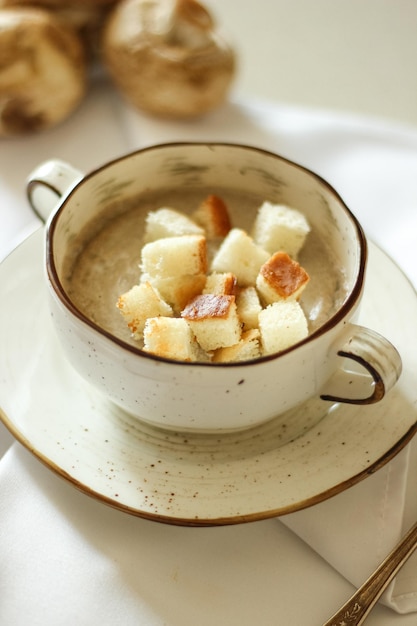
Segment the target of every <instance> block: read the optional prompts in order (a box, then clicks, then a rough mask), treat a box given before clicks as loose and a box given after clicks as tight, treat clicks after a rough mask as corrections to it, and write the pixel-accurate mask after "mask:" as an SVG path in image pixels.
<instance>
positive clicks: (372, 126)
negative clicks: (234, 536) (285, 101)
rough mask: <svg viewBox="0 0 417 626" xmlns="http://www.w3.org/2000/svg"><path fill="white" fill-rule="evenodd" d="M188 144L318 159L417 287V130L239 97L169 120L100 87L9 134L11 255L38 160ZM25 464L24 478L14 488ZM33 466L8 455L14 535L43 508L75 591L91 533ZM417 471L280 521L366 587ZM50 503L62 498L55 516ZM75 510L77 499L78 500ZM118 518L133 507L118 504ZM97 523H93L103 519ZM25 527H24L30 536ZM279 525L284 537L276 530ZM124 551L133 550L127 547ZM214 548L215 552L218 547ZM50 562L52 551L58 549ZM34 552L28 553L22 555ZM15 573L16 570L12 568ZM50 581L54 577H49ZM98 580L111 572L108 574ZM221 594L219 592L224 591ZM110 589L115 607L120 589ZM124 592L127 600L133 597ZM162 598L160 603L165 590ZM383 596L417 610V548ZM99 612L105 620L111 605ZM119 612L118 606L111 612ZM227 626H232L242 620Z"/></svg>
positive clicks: (416, 463)
mask: <svg viewBox="0 0 417 626" xmlns="http://www.w3.org/2000/svg"><path fill="white" fill-rule="evenodd" d="M187 140H190V141H191V140H212V141H214V140H219V141H236V142H239V143H246V144H250V145H256V146H259V147H262V148H266V149H269V150H273V151H275V152H277V153H280V154H282V155H283V156H286V157H288V158H290V159H293V160H296V161H298V162H300V163H302V164H304V165H306V166H308V167H310V168H311V169H313V170H314V171H316V172H317V173H319V174H321V175H322V176H324V177H325V178H327V179H328V180H329V182H330V183H332V184H333V185H334V186H335V187H336V189H337V190H338V191H339V192H340V193H341V195H342V197H344V199H345V200H346V202H347V204H348V205H349V206H351V208H352V209H353V210H354V212H355V213H356V214H357V216H358V217H359V219H360V220H361V222H362V224H363V225H364V227H365V229H366V230H367V231H368V234H370V236H371V237H372V238H373V239H374V240H375V241H376V242H377V243H379V244H380V245H381V246H382V247H384V248H385V250H387V251H388V252H389V253H390V254H391V256H392V257H393V258H395V260H396V261H397V262H398V263H399V265H400V266H402V267H403V269H405V270H406V272H407V273H408V275H409V276H410V278H411V279H412V280H413V281H414V284H415V285H417V263H416V250H415V244H416V233H417V211H416V204H417V177H416V175H415V172H416V171H417V131H414V130H412V129H406V128H396V129H394V130H392V129H391V128H390V127H388V126H386V125H384V124H382V123H378V122H371V121H367V120H365V121H363V120H357V119H354V118H351V119H346V118H341V117H339V116H333V115H330V114H327V113H321V112H313V111H306V110H302V109H300V110H296V109H292V108H288V107H279V106H272V105H271V106H268V105H264V104H261V103H252V104H242V103H239V102H237V101H236V102H231V103H230V104H228V105H226V106H225V107H223V108H221V109H219V110H217V111H215V112H214V113H212V114H211V115H209V116H207V117H205V118H204V119H201V120H195V121H189V122H167V121H160V120H155V119H152V118H149V117H147V116H144V115H141V114H139V113H137V112H136V111H133V110H132V109H131V108H129V107H128V106H126V105H124V104H123V103H122V102H121V101H120V100H119V99H118V98H117V97H115V96H114V95H113V94H112V93H108V92H107V91H106V89H105V86H104V85H100V84H98V85H96V86H95V87H94V88H93V90H92V92H91V94H90V97H89V99H88V100H87V102H86V103H85V105H84V106H83V107H82V108H81V109H80V110H79V112H78V113H77V114H76V115H75V116H73V118H72V119H71V120H69V121H68V123H66V124H64V125H62V126H60V127H59V128H57V129H54V130H52V131H49V132H47V133H44V134H42V135H40V136H37V137H33V138H25V139H21V140H20V139H19V140H10V141H5V143H4V144H3V145H2V147H1V148H0V159H1V162H0V176H1V178H0V181H1V184H0V194H1V196H0V199H1V202H0V220H1V221H2V222H3V223H6V222H7V223H8V229H6V230H4V231H2V230H0V250H1V252H2V253H4V252H6V251H8V250H9V249H11V248H12V247H13V245H15V243H16V241H17V240H19V239H21V238H22V237H23V236H24V235H25V234H26V233H27V232H28V230H31V229H32V230H33V229H34V228H35V227H36V226H37V225H38V222H37V220H36V219H35V218H34V217H33V216H32V214H31V212H30V210H29V209H28V207H27V202H26V199H25V192H24V179H25V178H26V176H27V175H28V174H29V172H30V171H31V169H32V168H33V167H35V166H36V165H37V164H38V163H39V162H41V161H43V160H45V159H47V158H54V157H57V158H61V159H64V160H67V161H69V162H71V164H72V165H74V166H76V167H79V168H80V169H81V170H84V171H88V170H90V169H92V168H94V167H96V166H98V165H100V164H101V163H104V162H105V161H107V160H109V159H112V158H115V157H117V156H119V155H120V154H122V153H124V152H126V151H130V150H134V149H136V148H140V147H143V146H146V145H150V144H155V143H163V142H169V141H187ZM399 210H401V216H402V217H401V222H400V223H399V221H398V220H397V218H396V215H397V211H399ZM2 233H4V236H3V234H2ZM0 406H1V399H0ZM0 434H1V433H0ZM5 447H6V446H5ZM17 461H18V464H17V466H18V467H19V468H20V470H19V471H20V474H19V476H18V479H16V481H15V482H14V483H13V484H11V483H10V480H11V479H12V477H13V475H14V474H13V468H16V462H17ZM19 463H20V465H19ZM33 463H36V461H33ZM22 464H23V465H22ZM24 464H25V462H24V461H22V458H19V453H18V452H17V451H16V449H15V446H13V447H12V448H11V450H9V452H7V453H6V456H5V457H4V459H3V460H2V461H1V462H0V484H1V486H2V488H3V489H6V488H7V493H5V492H3V493H4V494H5V497H2V498H1V499H0V520H2V518H3V519H6V520H7V524H6V525H5V526H3V528H5V529H7V528H8V530H9V531H10V529H11V528H12V524H13V522H12V519H13V513H15V514H16V517H20V516H21V513H22V511H23V512H25V514H27V515H30V511H31V510H32V508H33V506H34V505H35V504H36V507H35V510H36V512H37V515H38V516H39V518H38V523H39V524H43V523H44V524H45V529H44V530H45V533H48V537H49V538H50V540H51V541H53V540H54V533H55V531H56V532H58V535H57V536H58V537H59V538H60V541H65V542H67V545H68V554H69V555H70V556H69V559H68V560H67V561H66V562H63V563H61V565H60V566H61V567H62V568H63V569H62V579H60V580H57V584H59V585H62V586H63V591H66V589H65V576H66V575H67V574H69V575H70V574H71V572H70V571H69V569H68V568H71V551H72V550H74V553H75V554H82V553H83V548H84V547H86V546H83V545H81V544H82V543H83V541H86V539H85V537H81V536H79V537H77V536H75V535H74V532H73V531H74V527H73V522H74V520H73V519H72V517H73V516H75V511H71V510H70V508H69V509H68V508H67V509H65V506H64V504H63V502H62V501H61V500H60V499H59V498H58V500H57V498H56V496H55V495H53V494H52V491H51V494H49V493H48V490H47V489H46V490H43V492H42V493H43V496H44V500H37V501H36V503H34V502H33V501H32V500H31V498H32V497H33V492H32V487H31V482H30V480H31V478H30V477H31V472H30V468H26V469H27V471H26V470H25V471H24V472H23V474H22V473H21V471H22V470H21V468H22V467H23V466H24ZM416 477H417V451H416V444H415V443H414V442H412V443H411V444H409V445H408V446H407V447H406V448H405V449H404V450H403V451H402V452H401V453H400V454H399V455H398V456H397V457H396V458H395V459H393V460H392V461H391V462H390V463H388V464H387V465H386V466H385V467H384V468H382V469H381V470H380V471H378V472H377V473H376V474H374V475H373V476H371V477H369V478H368V479H367V480H365V481H363V482H362V483H360V484H358V485H356V486H354V487H352V488H351V489H349V490H348V491H346V492H344V493H341V494H339V495H337V496H336V497H334V498H332V499H330V500H328V501H326V502H324V503H322V504H319V505H316V506H314V507H312V508H310V509H307V510H304V511H300V512H297V513H294V514H291V515H288V516H286V517H285V518H284V517H283V518H280V519H279V520H278V523H283V524H285V525H286V526H287V527H288V528H290V529H292V530H293V531H294V532H295V533H297V534H298V535H299V536H300V537H301V538H303V539H304V540H305V541H306V542H307V543H308V544H309V545H310V546H311V547H312V548H313V549H314V550H315V551H317V553H319V554H320V555H322V556H323V558H324V559H326V560H327V561H328V562H329V563H330V564H331V565H332V566H333V567H334V568H335V569H336V570H337V571H338V572H340V573H341V574H342V575H343V576H345V577H346V578H347V579H348V580H349V581H351V582H352V583H353V584H354V585H355V586H357V585H359V584H361V583H362V582H363V580H364V579H365V578H366V577H367V575H368V574H369V573H370V572H371V571H372V570H373V569H374V568H375V566H376V565H377V564H378V563H379V562H380V561H381V560H382V558H383V557H384V556H385V555H386V554H387V553H388V551H389V550H390V549H391V548H392V547H393V545H394V544H395V543H396V541H397V540H398V539H399V538H400V536H401V535H402V534H403V533H404V532H405V531H406V530H407V528H408V527H409V526H410V525H411V523H412V521H414V520H415V519H417V498H416V493H415V491H416V487H417V482H416V480H415V479H416ZM51 489H52V488H51ZM66 493H67V494H68V497H69V499H70V500H71V497H70V495H69V493H70V488H69V487H66ZM6 495H7V496H8V497H6ZM49 496H50V497H49ZM78 497H79V494H78ZM87 501H88V499H87ZM51 502H53V503H55V506H56V509H55V513H54V512H53V507H51ZM67 506H68V507H71V503H70V501H69V502H67ZM85 506H86V508H87V509H89V507H91V504H90V503H88V502H86V505H85ZM95 506H98V505H97V504H95ZM2 507H4V508H3V509H2ZM13 507H16V508H15V509H14V508H13ZM43 514H44V515H45V517H44V519H42V515H43ZM77 515H78V514H77ZM79 515H82V512H80V513H79ZM105 515H106V516H108V515H110V513H106V514H105ZM113 515H114V516H116V515H122V514H120V513H116V512H111V516H113ZM57 520H58V522H59V524H58V526H57ZM136 521H137V520H136ZM89 523H91V524H92V521H91V520H90V521H89ZM17 524H19V520H17ZM126 524H130V522H126ZM269 528H270V525H269V524H268V529H269ZM16 529H17V532H15V536H18V534H19V533H18V529H19V525H17V526H16ZM25 529H26V527H23V526H22V528H21V532H22V534H23V533H24V532H25ZM233 530H234V532H235V533H242V532H244V531H242V530H240V531H239V529H236V528H235V529H233ZM96 531H97V528H93V527H91V528H90V533H89V535H88V536H89V537H90V539H91V538H93V537H94V533H95V532H96ZM170 532H171V531H170ZM172 532H174V531H172ZM270 532H271V535H272V536H273V531H270ZM0 533H1V526H0ZM218 533H220V531H218ZM155 534H156V535H157V536H158V538H157V540H160V534H159V533H158V531H156V530H155ZM171 534H172V533H171ZM3 539H4V541H2V542H0V555H1V554H3V552H2V551H7V549H8V547H7V537H6V536H4V537H3ZM23 542H24V543H23V545H24V548H25V550H30V538H28V537H24V538H23ZM123 549H124V550H127V549H128V547H127V546H126V545H125V546H123ZM212 549H215V546H214V545H212ZM236 549H237V548H236ZM62 552H63V549H62V545H60V546H57V554H60V555H62ZM91 553H92V555H91V558H92V559H93V560H94V561H95V562H96V560H97V559H99V560H100V559H101V560H102V562H101V563H100V565H101V566H102V567H103V568H104V569H105V568H106V562H105V561H106V558H109V559H115V558H116V556H115V554H114V553H112V555H110V556H107V557H106V556H105V555H104V556H103V555H101V554H99V552H98V551H97V552H95V551H94V541H92V544H91V545H89V546H88V549H87V550H86V554H91ZM41 558H42V557H41V555H39V562H38V567H37V569H36V570H35V571H34V573H33V578H34V581H36V578H37V577H38V576H42V571H43V568H42V562H41ZM48 558H49V559H51V558H53V556H51V554H49V555H48ZM23 559H24V553H23V552H22V563H23ZM22 563H21V565H22ZM22 566H23V565H22ZM94 571H95V572H96V573H97V572H99V571H100V568H97V567H96V565H94ZM9 574H10V575H12V573H11V572H9ZM17 574H18V572H17ZM5 575H7V572H6V573H5ZM97 575H98V576H99V574H97ZM167 575H170V576H172V580H174V581H175V577H176V576H179V574H178V573H175V571H172V572H171V573H170V574H168V573H167ZM103 579H104V577H103ZM44 582H45V584H47V583H48V584H49V581H47V579H46V577H45V580H44ZM189 582H190V592H191V593H194V592H195V591H196V589H195V588H194V589H191V587H192V585H191V581H189ZM129 583H131V580H129ZM80 584H81V585H82V584H83V581H81V582H80ZM90 584H91V581H90ZM99 584H100V578H98V579H97V585H99ZM115 584H116V583H115ZM117 584H120V581H118V582H117ZM0 585H1V582H0ZM38 587H39V589H40V588H41V586H38V585H37V588H38ZM68 591H69V590H68ZM118 591H120V590H118ZM197 591H198V590H197ZM216 591H217V592H218V590H214V589H212V592H213V593H215V592H216ZM149 594H151V590H149ZM104 595H105V596H106V598H107V602H108V603H110V602H111V600H110V597H111V593H110V590H109V593H107V592H106V593H105V594H104ZM118 597H119V599H120V598H123V597H124V596H123V593H121V594H119V596H118ZM151 600H152V602H153V601H154V600H155V598H151ZM125 601H127V600H126V598H125ZM152 602H150V606H151V605H152ZM384 602H385V603H386V605H387V606H389V607H391V608H392V609H394V610H395V611H397V612H399V613H401V612H410V611H417V555H415V557H413V558H412V559H411V560H410V561H409V564H408V565H407V566H405V567H404V568H403V570H402V571H401V573H400V574H399V575H398V576H397V578H396V580H395V581H394V582H393V583H392V584H391V586H390V589H389V590H388V592H387V593H386V594H385V597H384ZM0 605H1V602H0ZM66 608H68V607H67V606H66ZM98 609H100V610H98V613H97V614H98V616H100V614H102V612H103V610H104V609H103V607H98ZM114 609H115V607H111V610H114ZM139 609H140V610H139ZM55 610H57V607H55ZM150 610H151V609H150V608H149V606H146V607H143V606H142V607H135V608H134V610H133V611H132V615H133V614H134V615H135V616H137V621H136V622H133V620H132V622H131V623H132V624H133V623H137V624H141V623H143V624H146V623H155V624H159V623H161V624H162V623H166V622H165V621H164V620H163V618H161V617H160V616H159V617H158V619H156V618H155V615H153V621H151V618H150V617H149V614H148V612H149V611H150ZM141 611H142V613H141ZM139 614H141V615H142V617H141V618H139ZM147 615H148V617H149V621H147V617H146V616H147ZM0 617H1V607H0ZM17 623H19V622H18V621H16V624H17ZM22 623H23V622H22ZM65 623H69V622H68V621H67V622H65ZM78 623H80V624H82V622H79V621H78ZM86 623H87V622H86ZM98 623H99V620H98ZM115 623H116V622H115ZM201 623H203V622H201ZM228 623H229V624H232V621H229V622H228ZM260 623H261V622H260ZM264 623H266V622H264Z"/></svg>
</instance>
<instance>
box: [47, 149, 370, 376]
mask: <svg viewBox="0 0 417 626" xmlns="http://www.w3.org/2000/svg"><path fill="white" fill-rule="evenodd" d="M174 147H177V148H188V147H208V148H217V147H218V148H238V149H239V150H248V151H250V152H257V153H259V154H264V155H265V156H269V157H273V158H275V159H278V160H280V161H283V162H285V163H287V164H288V165H291V166H293V167H295V168H297V169H299V170H301V171H302V172H303V173H305V174H307V175H309V176H310V177H312V178H314V179H315V180H316V181H317V182H318V183H319V184H320V185H321V186H323V187H324V188H326V189H327V191H328V192H329V193H330V194H332V195H333V196H334V197H335V198H336V200H337V201H338V203H339V204H340V206H341V207H342V208H343V210H344V211H345V213H346V215H347V216H348V218H349V219H350V221H351V223H352V225H353V226H354V229H355V232H356V236H357V243H358V247H359V264H358V270H357V275H356V278H355V282H354V284H353V286H352V288H351V289H350V291H349V293H348V295H347V296H346V298H345V299H344V301H343V303H342V304H341V306H340V307H339V308H338V309H337V311H336V312H335V313H334V314H333V315H332V316H331V317H329V319H328V320H326V322H324V324H322V325H321V326H319V328H317V329H316V330H314V331H313V332H312V333H310V334H309V335H308V336H307V337H306V338H305V339H302V340H301V341H299V342H297V343H295V344H293V345H292V346H290V347H289V348H286V349H285V350H282V351H280V352H276V353H273V354H267V355H263V356H260V357H258V358H256V359H251V360H247V361H239V362H225V363H223V362H222V363H213V362H211V361H209V362H206V361H193V362H189V361H180V360H175V359H170V358H167V357H161V356H158V355H156V354H152V353H150V352H146V351H145V350H142V349H141V348H139V347H136V346H134V345H132V344H129V343H127V342H126V341H124V340H123V339H120V338H119V337H117V336H115V335H113V334H112V333H111V332H109V331H107V330H106V329H104V328H102V327H101V326H99V325H98V324H96V323H95V322H94V321H93V320H91V319H90V318H89V317H87V316H86V315H85V314H84V313H83V312H82V311H81V310H80V309H79V308H78V307H77V306H76V305H75V304H74V303H73V302H72V300H71V298H70V297H69V296H68V295H67V293H66V291H65V289H64V287H63V285H62V282H61V280H60V279H59V276H58V271H57V268H56V265H55V259H54V234H55V230H56V227H57V223H58V220H59V218H60V216H61V215H62V213H63V211H64V210H65V207H66V205H67V203H68V202H69V201H70V200H71V198H72V197H73V196H74V194H76V193H77V190H78V189H79V188H80V187H82V186H84V185H85V184H87V183H88V182H89V181H90V180H91V179H92V178H94V177H95V176H96V175H97V174H99V173H100V172H103V171H104V170H106V169H110V168H111V167H113V166H114V165H115V164H118V163H121V162H122V161H125V160H129V159H130V158H132V157H134V156H136V155H140V154H142V153H145V152H150V151H155V150H161V149H164V148H174ZM367 259H368V245H367V240H366V236H365V233H364V230H363V228H362V226H361V224H360V222H359V221H358V219H357V218H356V216H355V215H354V214H353V212H352V211H351V210H350V209H349V207H348V206H347V205H346V203H345V202H344V200H343V199H342V197H341V196H340V194H339V193H338V192H337V191H336V190H335V189H334V187H333V186H332V185H331V184H330V183H329V182H328V181H327V180H325V179H324V178H323V177H322V176H320V175H319V174H317V173H316V172H314V171H313V170H311V169H309V168H307V167H305V166H303V165H301V164H300V163H297V162H296V161H293V160H291V159H288V158H287V157H284V156H282V155H280V154H278V153H275V152H272V151H270V150H266V149H263V148H259V147H258V146H252V145H249V144H239V143H235V142H223V141H174V142H164V143H158V144H152V145H151V146H146V147H144V148H140V149H137V150H133V151H130V152H127V153H125V154H123V155H121V156H119V157H117V158H115V159H111V160H109V161H107V162H105V163H104V164H102V165H100V166H99V167H97V168H95V169H92V170H91V171H90V172H88V173H87V174H85V175H84V176H83V178H82V179H81V180H80V181H78V182H77V183H76V184H75V185H74V186H73V187H72V188H71V190H70V192H69V193H68V195H66V196H65V198H64V199H63V200H62V202H60V203H58V206H57V208H56V210H55V211H54V212H53V214H52V215H51V216H50V219H49V221H48V224H47V226H46V247H45V263H46V272H47V278H48V279H49V283H50V285H51V288H52V289H53V291H54V293H55V295H56V296H57V297H58V299H59V300H60V302H61V303H62V305H63V306H64V307H65V308H66V309H67V311H69V312H70V313H71V314H72V315H73V316H74V317H75V318H77V319H78V321H80V322H81V323H82V324H83V325H84V326H87V327H88V328H89V329H90V330H91V331H93V333H97V334H98V335H100V336H101V337H104V338H106V339H107V340H109V341H110V342H111V343H113V344H115V345H116V346H117V347H118V348H121V349H123V350H125V351H127V352H129V353H130V354H132V355H135V356H139V357H142V358H146V359H150V360H151V361H157V362H162V363H166V364H170V365H175V366H178V367H190V366H191V367H210V368H245V367H248V365H254V364H256V363H265V362H268V361H275V360H276V359H279V358H282V357H283V356H284V355H286V354H288V353H290V352H293V351H294V350H297V349H299V348H300V347H301V346H305V345H307V344H310V343H311V342H312V341H314V340H315V339H317V338H318V337H321V336H322V335H324V334H326V333H327V332H328V331H329V330H331V329H332V328H335V327H336V326H337V325H338V324H339V322H341V321H342V320H343V319H344V318H345V317H346V316H347V315H348V313H349V312H350V311H352V310H353V309H354V308H355V306H356V305H357V304H358V303H359V300H360V297H361V294H362V290H363V286H364V278H365V270H366V265H367Z"/></svg>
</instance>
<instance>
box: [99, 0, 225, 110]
mask: <svg viewBox="0 0 417 626" xmlns="http://www.w3.org/2000/svg"><path fill="white" fill-rule="evenodd" d="M102 56H103V59H104V62H105V64H106V66H107V68H108V71H109V73H110V75H111V77H112V79H113V81H114V83H115V84H116V85H117V86H118V87H119V89H120V91H121V92H122V94H123V95H124V96H125V97H126V99H127V100H128V101H130V102H131V103H132V104H133V106H135V107H136V108H138V109H141V110H144V111H147V112H149V113H151V114H155V115H158V116H163V117H171V118H176V117H177V118H185V117H192V116H196V115H201V114H203V113H205V112H207V111H209V110H211V109H213V108H215V107H217V106H218V105H219V104H220V103H222V102H223V101H224V100H225V99H226V97H227V94H228V91H229V88H230V85H231V82H232V79H233V78H234V74H235V66H236V61H235V53H234V51H233V49H232V47H231V46H230V45H229V43H228V42H227V41H226V40H225V39H224V38H223V37H222V36H221V35H220V33H219V31H218V30H217V28H216V26H215V24H214V21H213V19H212V17H211V15H210V14H209V12H208V11H207V9H206V8H205V7H204V6H203V5H202V4H200V3H199V2H197V1H196V0H122V1H121V2H120V3H119V4H117V5H116V6H115V7H114V9H113V10H112V12H111V13H110V16H109V18H108V21H107V24H106V25H105V28H104V33H103V45H102Z"/></svg>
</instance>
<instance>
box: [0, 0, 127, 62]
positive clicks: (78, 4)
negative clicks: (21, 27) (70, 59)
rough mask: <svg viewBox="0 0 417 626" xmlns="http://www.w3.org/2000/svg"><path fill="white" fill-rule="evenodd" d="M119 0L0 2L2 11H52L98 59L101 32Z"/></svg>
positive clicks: (92, 56) (90, 55)
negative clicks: (16, 9) (23, 9)
mask: <svg viewBox="0 0 417 626" xmlns="http://www.w3.org/2000/svg"><path fill="white" fill-rule="evenodd" d="M118 1H119V0H65V1H64V0H0V9H3V8H4V9H8V8H9V9H10V8H17V7H20V8H32V9H33V8H37V9H46V10H47V11H50V12H51V13H52V14H53V15H54V16H55V17H57V18H60V19H62V21H63V22H64V24H66V25H70V26H72V28H73V29H74V30H75V31H76V32H77V33H78V35H79V36H80V37H81V39H82V41H83V43H84V46H85V49H86V52H87V55H88V57H89V58H90V59H94V58H96V57H97V48H98V42H99V40H100V37H101V30H102V28H103V24H104V21H105V19H106V17H107V14H108V13H109V11H110V9H111V8H112V6H113V5H114V4H116V2H118Z"/></svg>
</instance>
